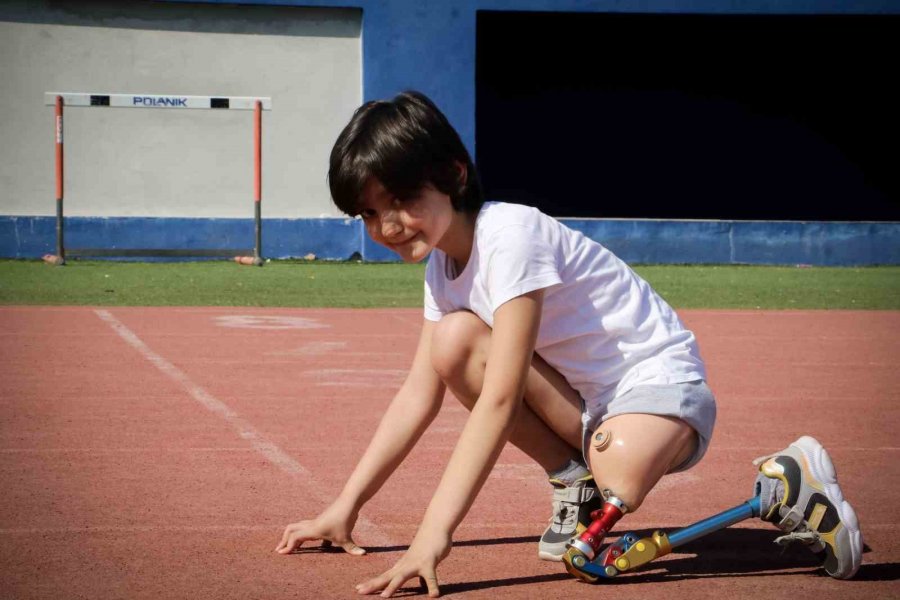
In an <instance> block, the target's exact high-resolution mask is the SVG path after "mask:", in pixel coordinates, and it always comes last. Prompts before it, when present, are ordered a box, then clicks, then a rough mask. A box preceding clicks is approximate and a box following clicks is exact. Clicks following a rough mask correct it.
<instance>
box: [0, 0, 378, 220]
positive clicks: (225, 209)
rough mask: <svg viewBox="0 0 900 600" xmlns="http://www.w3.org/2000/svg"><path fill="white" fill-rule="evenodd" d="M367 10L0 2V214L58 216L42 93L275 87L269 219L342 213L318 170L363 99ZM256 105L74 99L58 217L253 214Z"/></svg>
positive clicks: (269, 128)
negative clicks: (182, 106)
mask: <svg viewBox="0 0 900 600" xmlns="http://www.w3.org/2000/svg"><path fill="white" fill-rule="evenodd" d="M360 30H361V12H360V11H354V10H341V9H310V8H295V7H260V6H215V5H197V4H192V5H177V4H166V3H151V2H129V3H121V4H120V5H117V3H109V2H93V1H91V2H75V1H66V0H56V1H54V2H52V3H51V2H43V1H37V2H35V1H21V2H7V1H3V0H0V140H2V141H3V143H2V144H0V214H2V215H51V214H55V200H54V198H55V183H54V154H53V153H54V143H53V141H54V138H53V135H54V134H53V107H52V106H44V100H43V94H44V92H48V91H66V92H108V93H115V92H120V93H171V94H184V95H221V96H270V97H271V98H272V104H273V110H272V111H271V112H265V113H264V115H263V165H264V166H263V216H264V217H288V218H296V217H318V216H322V215H329V216H332V215H333V216H337V215H338V214H339V213H338V212H337V211H336V210H335V209H334V208H333V207H332V204H331V200H330V196H329V193H328V186H327V182H326V173H327V165H328V154H329V152H330V150H331V146H332V144H333V143H334V140H335V139H336V137H337V135H338V133H339V132H340V130H341V128H342V127H343V126H344V125H345V124H346V122H347V121H348V120H349V118H350V116H351V115H352V113H353V110H355V108H356V107H357V106H358V105H359V104H360V103H361V98H362V90H361V48H360ZM252 132H253V126H252V112H248V111H202V110H160V109H156V110H154V109H119V108H74V107H73V108H69V109H67V110H66V113H65V151H66V164H65V167H66V175H65V199H66V214H67V215H72V216H158V217H162V216H177V217H251V216H252V215H253V201H252V198H253V196H252V175H253V158H252Z"/></svg>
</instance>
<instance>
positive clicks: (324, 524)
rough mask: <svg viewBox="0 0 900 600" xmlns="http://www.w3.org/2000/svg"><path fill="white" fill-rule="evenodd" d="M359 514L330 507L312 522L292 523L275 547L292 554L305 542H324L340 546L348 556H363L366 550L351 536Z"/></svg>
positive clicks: (281, 551) (276, 550) (324, 544)
mask: <svg viewBox="0 0 900 600" xmlns="http://www.w3.org/2000/svg"><path fill="white" fill-rule="evenodd" d="M356 517H357V514H356V513H355V512H352V511H351V512H347V511H344V510H341V509H340V508H338V507H336V506H335V505H334V504H332V505H331V506H329V507H328V508H326V509H325V511H324V512H322V514H321V515H319V516H318V517H316V518H315V519H313V520H310V521H300V522H298V523H291V524H290V525H288V526H287V527H286V528H285V529H284V534H283V535H282V536H281V541H280V542H279V543H278V546H276V547H275V552H278V553H279V554H290V553H291V552H293V551H294V550H296V549H297V548H299V547H300V546H302V545H303V544H304V543H305V542H311V541H315V540H322V546H325V547H327V546H331V545H332V544H333V545H335V546H340V547H341V548H343V549H344V551H345V552H347V553H348V554H352V555H354V556H362V555H363V554H365V553H366V551H365V550H363V549H362V548H360V547H359V546H357V545H356V542H354V541H353V538H352V537H350V534H351V533H352V532H353V526H354V525H356Z"/></svg>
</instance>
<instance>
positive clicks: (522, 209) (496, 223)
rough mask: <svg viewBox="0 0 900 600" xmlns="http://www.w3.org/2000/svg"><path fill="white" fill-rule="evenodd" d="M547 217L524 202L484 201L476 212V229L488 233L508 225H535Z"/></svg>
mask: <svg viewBox="0 0 900 600" xmlns="http://www.w3.org/2000/svg"><path fill="white" fill-rule="evenodd" d="M548 218H550V217H547V216H546V215H545V214H543V213H542V212H541V211H539V210H538V209H536V208H534V207H531V206H525V205H524V204H511V203H508V202H485V203H484V206H483V207H482V208H481V212H480V213H479V214H478V221H477V229H478V230H479V232H480V233H483V234H487V235H490V234H491V233H493V232H496V231H497V230H500V229H504V228H506V227H510V226H520V227H527V228H533V227H537V226H538V225H539V224H540V222H541V221H542V220H543V219H548Z"/></svg>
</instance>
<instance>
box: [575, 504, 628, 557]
mask: <svg viewBox="0 0 900 600" xmlns="http://www.w3.org/2000/svg"><path fill="white" fill-rule="evenodd" d="M624 514H625V513H623V512H622V510H621V509H620V508H619V507H618V506H616V505H615V504H612V503H611V502H607V503H606V504H604V505H603V508H601V509H599V510H595V511H594V512H592V513H591V519H593V520H592V521H591V524H590V526H588V528H587V529H585V530H584V532H583V533H582V534H581V535H580V536H578V539H579V540H581V541H582V542H584V543H585V544H587V545H588V546H590V547H591V549H592V550H593V551H594V552H597V550H599V549H600V544H602V543H603V538H605V537H606V534H608V533H609V531H610V529H612V528H613V526H614V525H615V524H616V523H617V522H618V521H619V519H621V518H622V515H624Z"/></svg>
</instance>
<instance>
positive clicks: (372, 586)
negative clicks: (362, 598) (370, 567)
mask: <svg viewBox="0 0 900 600" xmlns="http://www.w3.org/2000/svg"><path fill="white" fill-rule="evenodd" d="M390 580H391V574H390V572H387V573H382V574H381V575H379V576H378V577H373V578H372V579H369V580H368V581H364V582H362V583H360V584H359V585H357V586H356V591H357V592H359V593H360V594H371V593H373V592H377V591H378V590H383V589H384V586H385V585H387V583H388V582H389V581H390Z"/></svg>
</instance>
